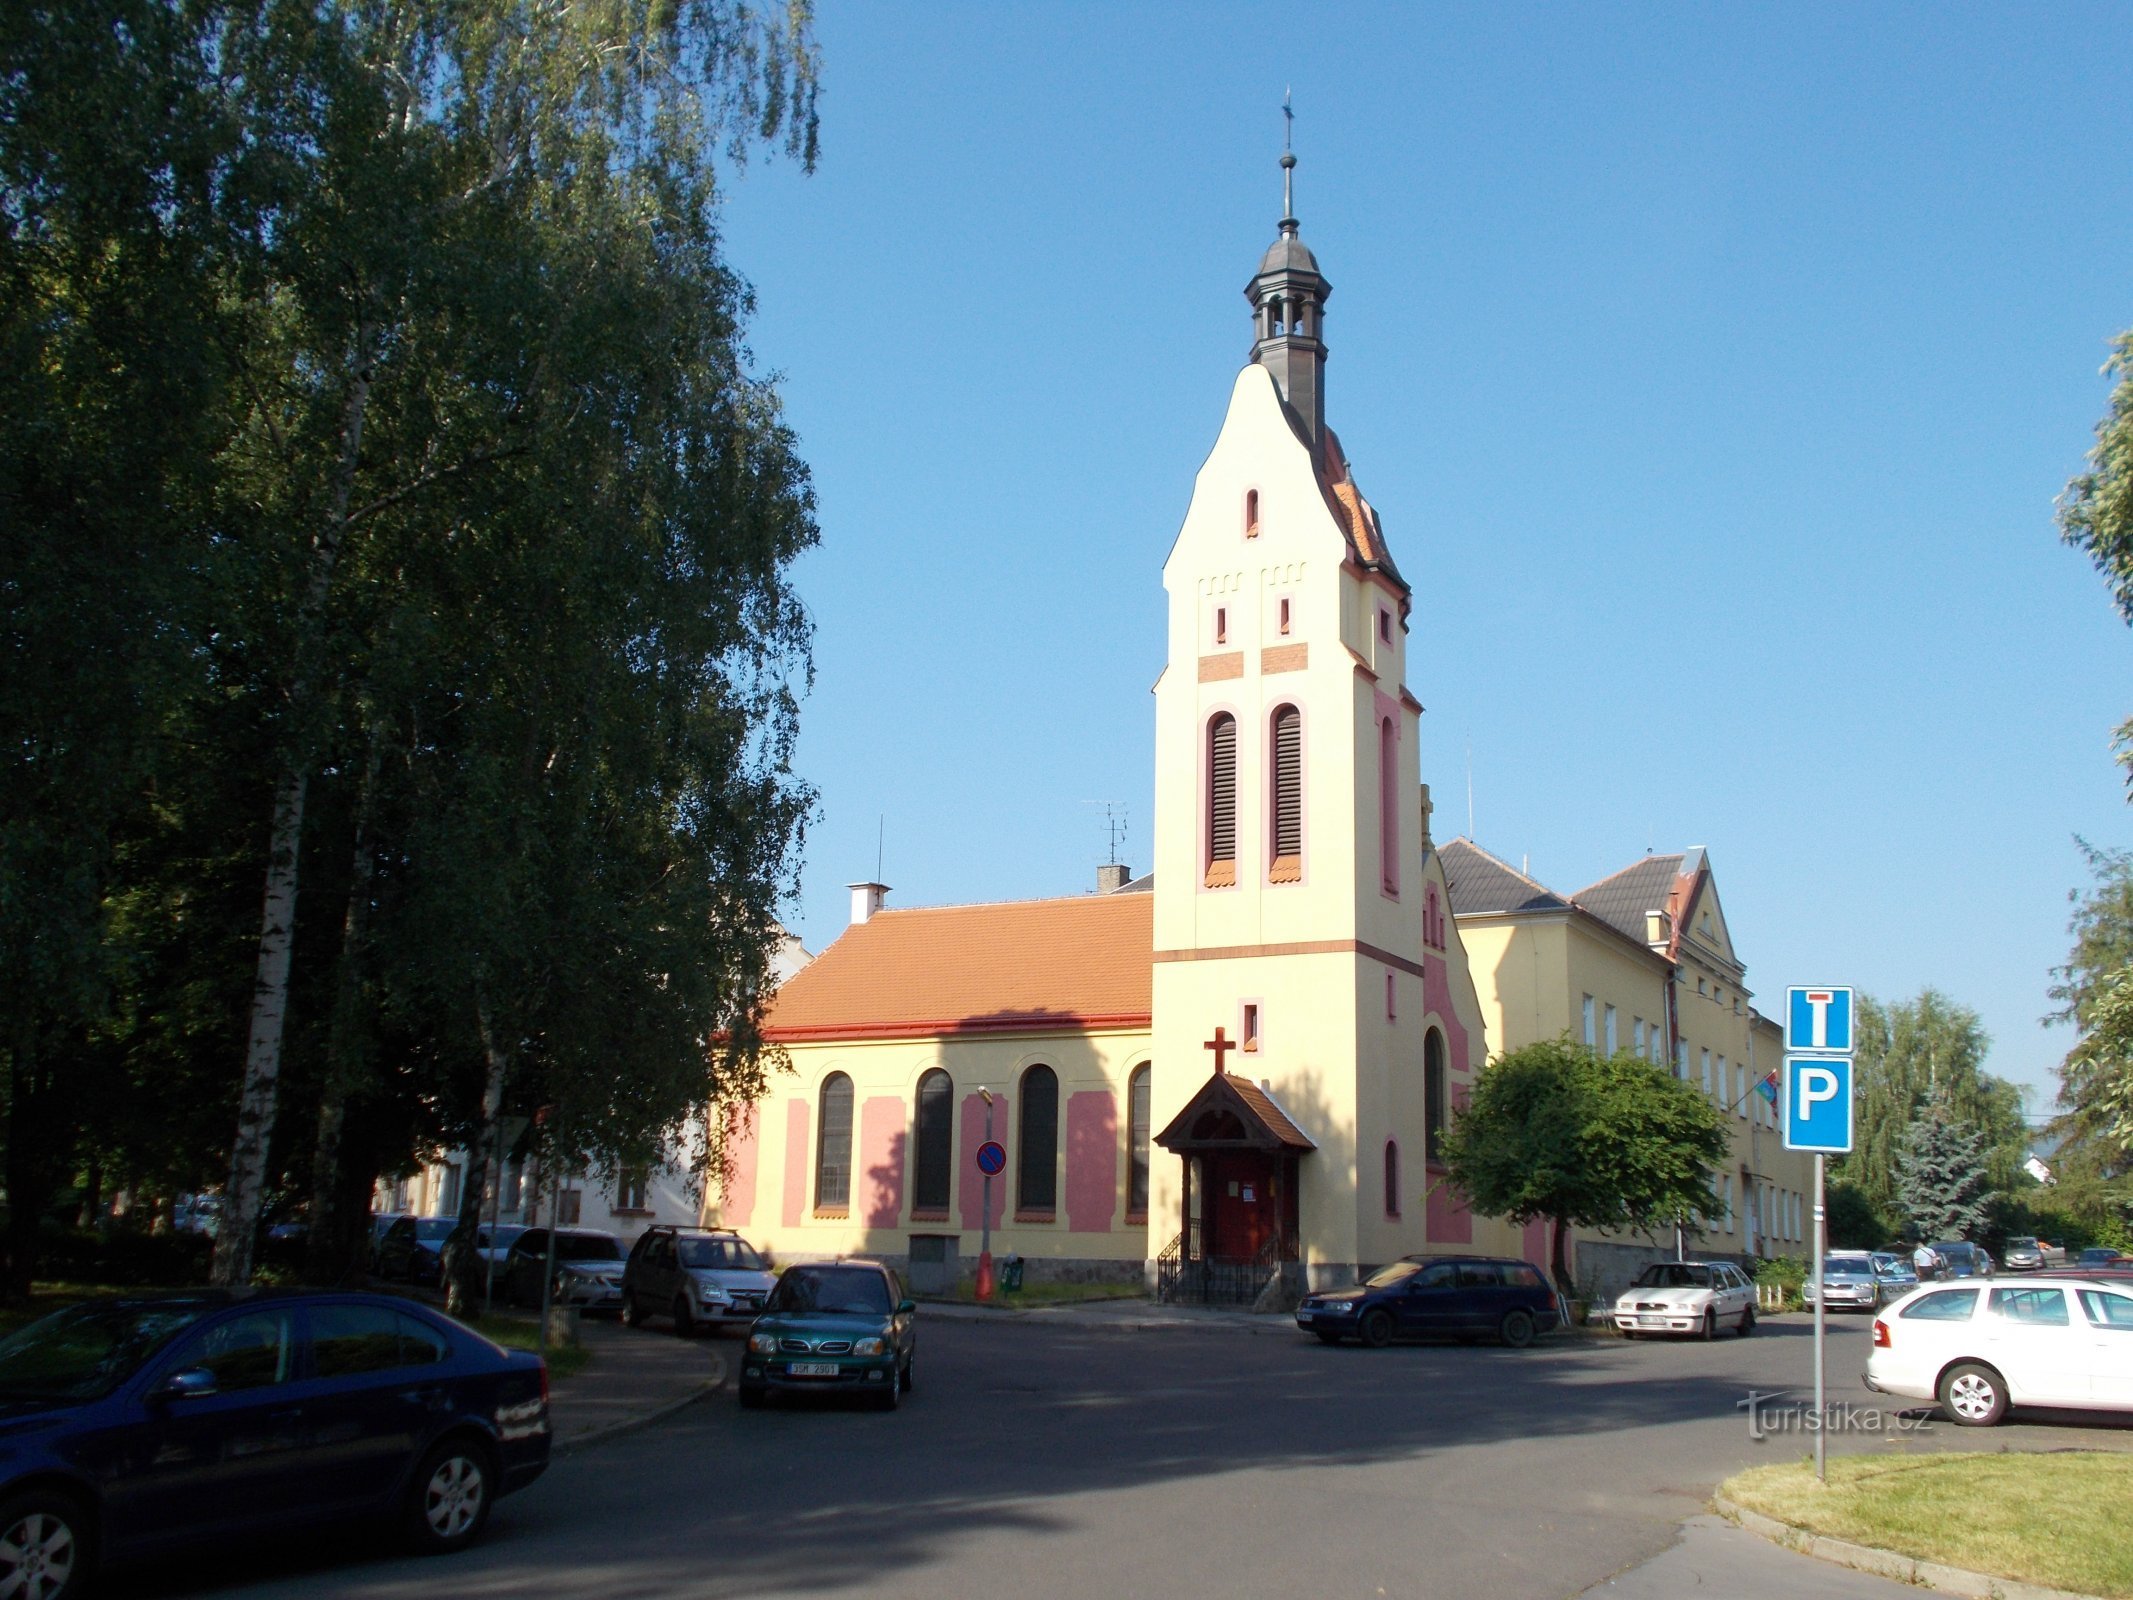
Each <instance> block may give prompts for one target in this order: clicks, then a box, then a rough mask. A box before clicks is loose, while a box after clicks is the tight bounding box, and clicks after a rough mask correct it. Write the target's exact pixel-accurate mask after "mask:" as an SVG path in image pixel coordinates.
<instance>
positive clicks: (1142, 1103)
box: [1126, 1067, 1149, 1218]
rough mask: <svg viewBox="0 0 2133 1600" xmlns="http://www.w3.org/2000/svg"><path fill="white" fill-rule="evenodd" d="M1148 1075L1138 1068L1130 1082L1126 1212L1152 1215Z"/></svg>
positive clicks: (1144, 1069) (1127, 1089)
mask: <svg viewBox="0 0 2133 1600" xmlns="http://www.w3.org/2000/svg"><path fill="white" fill-rule="evenodd" d="M1148 1078H1149V1073H1148V1069H1147V1068H1146V1067H1136V1068H1135V1069H1134V1072H1133V1076H1132V1077H1131V1078H1129V1079H1128V1080H1127V1081H1126V1215H1127V1216H1128V1217H1136V1218H1145V1217H1146V1216H1147V1215H1148Z"/></svg>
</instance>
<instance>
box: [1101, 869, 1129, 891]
mask: <svg viewBox="0 0 2133 1600" xmlns="http://www.w3.org/2000/svg"><path fill="white" fill-rule="evenodd" d="M1132 876H1133V869H1132V868H1131V867H1129V866H1127V865H1126V864H1125V863H1124V862H1123V861H1106V862H1105V863H1104V864H1103V865H1102V866H1100V867H1098V868H1097V869H1096V892H1097V893H1098V894H1117V893H1118V891H1119V890H1121V889H1123V888H1125V886H1126V880H1127V879H1129V878H1131V877H1132Z"/></svg>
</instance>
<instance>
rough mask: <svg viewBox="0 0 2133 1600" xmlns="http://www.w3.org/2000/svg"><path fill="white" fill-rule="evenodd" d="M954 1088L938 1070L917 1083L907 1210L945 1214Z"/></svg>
mask: <svg viewBox="0 0 2133 1600" xmlns="http://www.w3.org/2000/svg"><path fill="white" fill-rule="evenodd" d="M954 1098H955V1084H954V1082H953V1081H952V1080H951V1079H950V1078H949V1076H948V1074H947V1073H945V1072H943V1071H941V1070H940V1069H939V1068H938V1067H936V1068H934V1069H933V1070H932V1071H931V1072H928V1073H927V1074H926V1075H925V1076H924V1077H922V1078H920V1079H919V1080H918V1106H917V1115H916V1116H914V1117H913V1118H912V1123H911V1135H912V1137H911V1207H912V1209H913V1210H914V1211H946V1210H947V1209H948V1179H949V1173H950V1171H951V1170H952V1162H953V1159H954V1157H953V1133H952V1130H951V1127H950V1122H949V1110H950V1105H951V1102H952V1101H953V1100H954Z"/></svg>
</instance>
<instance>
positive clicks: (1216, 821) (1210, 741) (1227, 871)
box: [1206, 711, 1237, 889]
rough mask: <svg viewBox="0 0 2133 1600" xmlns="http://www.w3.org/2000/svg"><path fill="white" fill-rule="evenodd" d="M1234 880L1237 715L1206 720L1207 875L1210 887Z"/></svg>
mask: <svg viewBox="0 0 2133 1600" xmlns="http://www.w3.org/2000/svg"><path fill="white" fill-rule="evenodd" d="M1236 881H1237V719H1236V718H1235V717H1233V716H1231V715H1230V714H1229V713H1228V712H1226V711H1221V712H1217V713H1216V714H1215V716H1214V719H1213V720H1212V721H1210V722H1209V723H1208V724H1207V877H1206V884H1207V887H1208V888H1210V889H1214V888H1222V887H1226V886H1228V885H1229V884H1233V883H1235V882H1236Z"/></svg>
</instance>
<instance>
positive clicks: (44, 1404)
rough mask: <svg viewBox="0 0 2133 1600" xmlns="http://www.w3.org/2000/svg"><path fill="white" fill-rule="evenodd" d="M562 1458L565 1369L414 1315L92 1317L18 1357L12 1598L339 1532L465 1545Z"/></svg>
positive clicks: (6, 1468) (232, 1303)
mask: <svg viewBox="0 0 2133 1600" xmlns="http://www.w3.org/2000/svg"><path fill="white" fill-rule="evenodd" d="M548 1445H549V1431H548V1369H547V1366H546V1364H545V1363H543V1362H542V1361H541V1359H540V1358H539V1357H538V1356H535V1355H531V1354H529V1353H527V1352H524V1351H507V1350H503V1349H499V1348H498V1347H497V1346H495V1345H493V1344H491V1343H489V1341H488V1340H486V1339H483V1338H482V1337H481V1336H480V1335H478V1334H476V1333H474V1332H473V1331H472V1330H471V1329H468V1328H463V1327H461V1326H460V1325H459V1324H458V1323H456V1322H453V1321H451V1320H450V1319H449V1318H446V1317H443V1316H439V1315H437V1314H436V1313H434V1312H431V1311H429V1310H427V1309H426V1308H424V1307H421V1306H417V1305H414V1304H413V1303H411V1302H409V1301H405V1300H399V1299H394V1298H390V1297H387V1296H383V1295H364V1294H277V1293H266V1294H250V1295H237V1294H231V1293H228V1292H221V1291H205V1290H203V1291H199V1292H195V1293H176V1294H165V1295H153V1296H150V1295H143V1296H140V1297H137V1298H135V1297H129V1298H123V1299H108V1300H92V1301H88V1302H85V1303H84V1304H81V1305H78V1306H71V1307H69V1308H68V1309H66V1310H64V1311H59V1312H55V1313H53V1314H52V1315H51V1316H49V1317H46V1318H44V1319H43V1320H41V1321H38V1322H34V1323H32V1324H30V1326H28V1327H27V1328H24V1329H22V1330H21V1331H20V1332H18V1333H16V1334H14V1335H13V1336H12V1337H10V1338H8V1339H6V1340H4V1341H0V1595H8V1596H19V1597H20V1600H74V1597H75V1596H77V1595H79V1594H80V1593H81V1592H82V1591H83V1589H84V1588H85V1587H86V1585H87V1583H88V1580H89V1576H90V1573H91V1571H92V1569H94V1568H95V1567H97V1566H98V1565H101V1564H103V1563H106V1562H112V1563H116V1562H125V1561H132V1560H138V1559H140V1558H143V1557H148V1556H155V1555H160V1554H162V1553H164V1552H166V1551H169V1550H173V1549H175V1548H177V1547H178V1546H180V1545H188V1544H198V1543H206V1542H226V1541H227V1540H228V1539H230V1538H231V1537H232V1536H233V1535H239V1534H243V1533H247V1532H251V1531H254V1530H272V1531H275V1532H282V1531H285V1530H288V1529H291V1528H296V1527H301V1526H304V1525H307V1524H312V1523H321V1522H329V1521H344V1520H353V1519H361V1518H377V1519H390V1520H391V1521H393V1522H396V1523H397V1524H398V1525H399V1528H400V1531H401V1532H402V1533H404V1535H405V1536H406V1537H407V1539H408V1540H409V1541H410V1542H411V1543H412V1544H413V1545H415V1546H416V1547H417V1548H420V1549H426V1550H432V1551H440V1552H442V1551H449V1550H457V1549H459V1548H461V1547H463V1546H465V1545H466V1544H468V1543H470V1542H471V1541H472V1540H473V1539H474V1538H475V1536H476V1535H477V1534H479V1533H480V1532H481V1529H482V1526H483V1524H484V1523H485V1522H486V1521H487V1520H488V1516H489V1508H490V1507H491V1505H493V1504H494V1502H495V1500H496V1498H497V1497H498V1496H499V1495H505V1494H509V1493H511V1491H512V1490H514V1489H519V1488H523V1487H524V1486H525V1485H527V1484H529V1483H531V1482H532V1481H533V1480H534V1479H535V1478H537V1477H539V1476H540V1475H541V1473H542V1471H543V1470H544V1469H545V1468H546V1467H547V1465H548Z"/></svg>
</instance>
